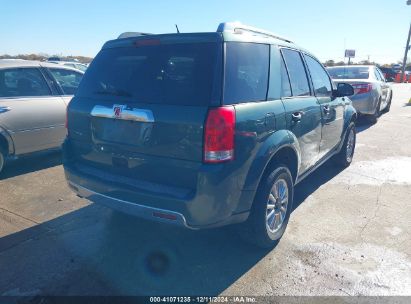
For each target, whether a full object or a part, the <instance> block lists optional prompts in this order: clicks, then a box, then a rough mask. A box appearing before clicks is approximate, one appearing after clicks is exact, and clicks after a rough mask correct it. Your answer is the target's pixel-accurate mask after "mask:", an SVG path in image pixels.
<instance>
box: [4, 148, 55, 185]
mask: <svg viewBox="0 0 411 304" xmlns="http://www.w3.org/2000/svg"><path fill="white" fill-rule="evenodd" d="M59 165H61V152H60V151H52V152H44V153H41V154H36V155H33V156H25V157H22V158H19V159H17V160H12V161H8V162H7V164H6V166H5V168H4V171H3V172H2V173H1V175H0V180H2V179H7V178H11V177H15V176H18V175H23V174H27V173H31V172H35V171H39V170H43V169H47V168H51V167H55V166H59Z"/></svg>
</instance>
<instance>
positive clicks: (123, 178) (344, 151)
mask: <svg viewBox="0 0 411 304" xmlns="http://www.w3.org/2000/svg"><path fill="white" fill-rule="evenodd" d="M124 37H125V38H124ZM352 94H353V89H352V87H351V86H350V85H346V84H343V83H340V84H339V86H338V88H336V87H334V84H333V82H332V81H331V80H330V77H329V75H328V74H327V72H326V71H325V70H324V68H323V66H322V65H321V64H320V63H319V61H318V60H317V59H316V58H315V57H314V56H313V55H311V54H310V53H308V52H307V51H305V50H303V49H301V48H299V47H297V46H296V45H295V44H293V43H292V42H291V41H289V40H288V39H285V38H281V37H279V36H276V35H274V34H272V33H269V32H266V31H263V30H259V29H256V28H253V27H249V26H244V25H241V24H238V23H223V24H221V25H220V26H219V28H218V30H217V32H214V33H190V34H179V33H178V34H177V33H176V34H163V35H151V34H143V33H135V34H132V33H127V35H124V36H120V37H119V39H116V40H112V41H109V42H107V43H106V44H105V45H104V46H103V48H102V50H101V51H100V53H99V54H98V55H97V57H96V58H95V59H94V60H93V62H92V64H91V65H90V67H89V69H88V70H87V72H86V74H85V76H84V78H83V80H82V82H81V84H80V86H79V88H78V91H77V93H76V95H75V97H74V98H73V100H72V101H71V102H70V105H69V108H68V114H67V117H68V120H67V125H68V137H67V140H66V141H65V143H64V168H65V173H66V177H67V180H68V183H69V185H70V186H71V188H72V189H73V190H74V191H76V192H77V193H78V195H79V196H81V197H85V198H88V199H89V200H91V201H93V202H96V203H101V204H104V205H106V206H109V207H111V208H114V209H117V210H120V211H123V212H126V213H130V214H134V215H137V216H139V217H142V218H146V219H150V220H156V221H160V222H166V223H173V224H177V225H181V226H185V227H188V228H191V229H199V228H209V227H216V226H222V225H227V224H234V223H242V224H240V225H239V226H240V227H241V228H244V235H247V236H249V238H250V239H251V240H253V241H254V242H255V243H257V244H258V245H260V246H264V247H267V246H273V245H275V244H276V242H277V241H278V240H279V239H280V237H281V236H282V234H283V233H284V230H285V228H286V225H287V222H288V219H289V216H290V213H291V210H292V203H293V189H294V185H295V184H296V183H298V182H300V181H301V180H302V179H303V178H304V177H306V176H307V175H308V174H310V173H311V172H312V171H313V170H315V169H316V168H317V167H318V166H319V165H321V164H322V163H323V162H325V161H326V160H328V159H330V158H331V157H334V158H335V160H336V161H337V162H339V163H340V164H342V165H343V166H348V165H349V164H350V163H351V160H352V156H353V153H354V147H355V128H354V123H355V120H356V117H357V115H356V112H355V110H354V108H353V107H352V105H351V101H350V100H349V99H348V98H346V97H344V96H349V95H352Z"/></svg>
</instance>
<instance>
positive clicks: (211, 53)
mask: <svg viewBox="0 0 411 304" xmlns="http://www.w3.org/2000/svg"><path fill="white" fill-rule="evenodd" d="M220 50H221V47H219V45H218V44H217V43H192V44H191V43H180V44H163V45H149V46H140V47H133V48H130V47H127V48H109V49H104V50H102V51H101V52H100V53H99V55H98V56H97V57H96V58H95V59H94V60H93V64H92V65H91V66H90V67H89V69H88V70H87V73H86V74H85V76H84V78H83V80H82V82H81V84H80V86H79V89H78V91H77V94H76V95H77V96H84V97H101V96H104V95H112V96H124V97H128V98H132V99H133V100H134V101H135V102H142V103H151V104H173V105H194V106H196V105H208V104H210V102H211V99H212V96H213V86H214V79H215V75H216V74H217V66H219V65H218V62H217V61H218V59H221V60H222V58H221V57H222V56H219V54H221V53H220Z"/></svg>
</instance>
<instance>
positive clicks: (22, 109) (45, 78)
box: [0, 59, 84, 172]
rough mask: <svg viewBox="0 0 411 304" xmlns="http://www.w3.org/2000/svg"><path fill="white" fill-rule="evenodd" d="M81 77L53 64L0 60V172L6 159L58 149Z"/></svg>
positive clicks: (77, 72)
mask: <svg viewBox="0 0 411 304" xmlns="http://www.w3.org/2000/svg"><path fill="white" fill-rule="evenodd" d="M83 74H84V73H83V72H81V71H79V70H76V69H73V68H70V67H66V66H62V65H56V64H53V63H46V62H37V61H27V60H12V59H3V60H0V172H1V171H2V170H3V168H4V165H5V162H6V159H13V158H17V157H19V156H21V155H26V154H31V153H34V152H38V151H44V150H49V149H56V148H59V147H60V145H61V144H62V142H63V140H64V138H65V136H66V129H65V117H66V107H67V104H68V103H69V102H70V100H71V98H72V96H73V95H74V93H75V91H76V90H77V87H78V85H79V83H80V81H81V79H82V77H83Z"/></svg>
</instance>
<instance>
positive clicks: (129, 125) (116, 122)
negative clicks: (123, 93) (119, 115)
mask: <svg viewBox="0 0 411 304" xmlns="http://www.w3.org/2000/svg"><path fill="white" fill-rule="evenodd" d="M152 127H153V124H152V123H145V122H137V121H131V120H120V119H113V118H102V117H93V118H92V120H91V128H92V133H93V138H94V141H95V142H96V143H117V144H122V145H131V146H138V147H142V146H145V145H147V144H148V142H149V140H150V137H151V131H152Z"/></svg>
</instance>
